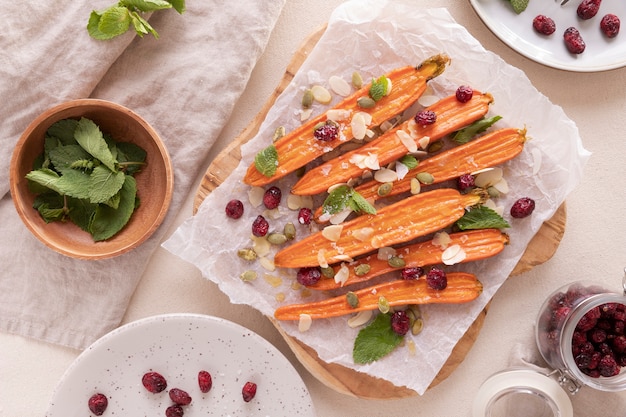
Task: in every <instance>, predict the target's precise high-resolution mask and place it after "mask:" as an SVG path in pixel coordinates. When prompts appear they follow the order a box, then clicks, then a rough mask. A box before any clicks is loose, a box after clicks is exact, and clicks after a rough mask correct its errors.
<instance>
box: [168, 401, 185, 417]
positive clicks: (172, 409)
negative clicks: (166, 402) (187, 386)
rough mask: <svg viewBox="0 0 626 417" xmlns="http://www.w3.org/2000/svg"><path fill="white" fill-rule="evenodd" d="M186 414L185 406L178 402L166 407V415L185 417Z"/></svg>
mask: <svg viewBox="0 0 626 417" xmlns="http://www.w3.org/2000/svg"><path fill="white" fill-rule="evenodd" d="M184 414H185V412H184V411H183V407H181V406H180V405H178V404H174V405H170V406H169V407H167V408H166V409H165V417H183V415H184Z"/></svg>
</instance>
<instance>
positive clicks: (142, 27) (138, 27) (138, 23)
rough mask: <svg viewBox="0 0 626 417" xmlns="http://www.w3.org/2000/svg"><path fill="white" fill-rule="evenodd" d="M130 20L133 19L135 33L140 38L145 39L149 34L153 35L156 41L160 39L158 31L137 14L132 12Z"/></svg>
mask: <svg viewBox="0 0 626 417" xmlns="http://www.w3.org/2000/svg"><path fill="white" fill-rule="evenodd" d="M130 18H131V19H132V23H133V27H134V28H135V32H136V33H137V35H139V37H143V35H146V34H148V33H150V34H152V36H154V38H155V39H159V34H158V33H157V31H156V30H154V28H153V27H152V26H151V25H150V23H148V21H147V20H146V19H144V18H143V17H141V16H140V15H139V13H137V12H131V14H130Z"/></svg>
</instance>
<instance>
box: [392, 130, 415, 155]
mask: <svg viewBox="0 0 626 417" xmlns="http://www.w3.org/2000/svg"><path fill="white" fill-rule="evenodd" d="M396 136H397V137H398V139H399V140H400V142H402V144H403V145H404V147H405V148H406V149H407V150H408V151H409V152H417V143H415V141H414V140H413V138H412V137H411V135H410V134H408V133H407V132H405V131H404V130H402V129H398V130H397V131H396Z"/></svg>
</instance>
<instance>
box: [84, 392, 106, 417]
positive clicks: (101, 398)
mask: <svg viewBox="0 0 626 417" xmlns="http://www.w3.org/2000/svg"><path fill="white" fill-rule="evenodd" d="M87 405H88V406H89V411H91V412H92V413H94V414H95V415H97V416H101V415H102V414H103V413H104V411H105V410H106V409H107V406H108V405H109V400H108V399H107V397H106V395H104V394H101V393H97V394H94V395H92V396H91V397H90V398H89V401H87Z"/></svg>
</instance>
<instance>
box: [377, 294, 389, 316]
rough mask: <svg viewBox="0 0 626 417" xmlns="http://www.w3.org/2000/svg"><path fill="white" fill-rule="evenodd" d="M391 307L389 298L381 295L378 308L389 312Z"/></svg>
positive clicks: (383, 311)
mask: <svg viewBox="0 0 626 417" xmlns="http://www.w3.org/2000/svg"><path fill="white" fill-rule="evenodd" d="M390 308H391V306H390V305H389V301H387V299H386V298H385V297H383V296H380V297H379V298H378V310H379V311H380V312H381V313H383V314H386V313H389V309H390Z"/></svg>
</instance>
